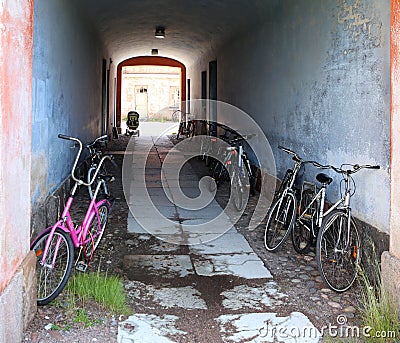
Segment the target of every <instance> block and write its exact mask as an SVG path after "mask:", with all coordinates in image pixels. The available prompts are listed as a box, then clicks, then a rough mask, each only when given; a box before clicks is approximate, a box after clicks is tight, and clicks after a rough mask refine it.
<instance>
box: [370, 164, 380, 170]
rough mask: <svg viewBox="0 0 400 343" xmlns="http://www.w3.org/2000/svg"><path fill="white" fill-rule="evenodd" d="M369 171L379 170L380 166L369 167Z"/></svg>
mask: <svg viewBox="0 0 400 343" xmlns="http://www.w3.org/2000/svg"><path fill="white" fill-rule="evenodd" d="M369 169H381V166H378V165H377V166H371V167H369Z"/></svg>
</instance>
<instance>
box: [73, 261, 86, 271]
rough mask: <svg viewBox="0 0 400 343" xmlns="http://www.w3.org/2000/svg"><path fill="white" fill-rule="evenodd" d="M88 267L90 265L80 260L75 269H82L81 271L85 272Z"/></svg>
mask: <svg viewBox="0 0 400 343" xmlns="http://www.w3.org/2000/svg"><path fill="white" fill-rule="evenodd" d="M87 267H88V265H87V264H86V263H85V262H83V261H79V262H78V263H77V264H76V266H75V269H76V270H78V271H80V272H82V273H84V272H86V269H87Z"/></svg>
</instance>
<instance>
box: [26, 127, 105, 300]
mask: <svg viewBox="0 0 400 343" xmlns="http://www.w3.org/2000/svg"><path fill="white" fill-rule="evenodd" d="M58 137H59V138H61V139H66V140H70V141H73V142H75V143H77V145H78V146H79V151H78V153H77V155H76V158H75V161H74V164H73V167H72V171H71V177H72V179H73V180H74V181H75V184H74V186H73V187H72V190H71V194H70V196H69V198H68V200H67V202H66V204H65V207H64V209H63V212H62V215H61V218H60V219H59V220H58V221H57V222H56V223H55V224H54V225H53V226H51V227H48V228H46V229H44V230H43V231H42V232H40V233H39V235H38V236H37V237H36V238H35V239H34V240H33V241H32V243H31V246H30V247H31V250H33V251H34V252H35V254H36V257H37V263H36V274H37V303H38V305H46V304H48V303H49V302H50V301H52V300H54V299H55V298H56V297H57V296H58V295H59V294H60V293H61V291H62V290H63V289H64V287H65V285H66V283H67V281H68V278H69V277H70V275H71V272H72V267H73V264H74V252H75V249H78V248H79V249H80V250H79V255H78V258H77V259H76V262H75V267H76V269H77V270H79V271H82V272H84V271H86V269H87V267H88V263H90V260H91V259H92V257H93V254H94V252H95V250H96V248H97V247H98V245H99V243H100V240H101V238H102V237H103V234H104V230H105V228H106V224H107V220H108V215H109V212H110V209H111V204H110V202H109V201H108V200H107V199H97V196H98V193H99V190H100V188H101V187H102V185H103V184H104V183H105V182H106V180H105V179H104V178H103V179H101V175H100V170H101V168H102V166H103V164H104V162H105V161H106V160H110V159H111V157H110V156H108V155H105V156H103V157H102V158H101V160H100V162H99V164H98V166H97V168H96V170H95V172H94V174H93V177H92V179H91V180H90V181H89V182H85V181H84V180H81V179H79V177H76V176H75V170H76V168H77V164H78V160H79V158H80V156H81V153H82V149H83V145H82V142H81V141H80V140H79V139H78V138H74V137H69V136H65V135H62V134H59V135H58ZM98 176H99V177H100V180H99V182H98V183H97V186H96V189H95V192H94V194H93V197H92V199H91V201H90V204H89V206H88V209H87V211H86V214H85V217H84V219H83V221H82V223H81V224H80V225H76V226H75V225H74V222H73V220H72V217H71V214H70V209H71V206H72V203H73V201H74V196H75V194H76V192H77V190H78V186H81V185H82V186H86V187H89V186H90V185H91V184H93V183H94V182H95V180H96V179H97V177H98ZM81 256H82V258H83V260H82V259H81Z"/></svg>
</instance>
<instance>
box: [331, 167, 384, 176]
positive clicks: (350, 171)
mask: <svg viewBox="0 0 400 343" xmlns="http://www.w3.org/2000/svg"><path fill="white" fill-rule="evenodd" d="M346 165H347V166H350V167H352V169H343V168H342V167H340V168H337V167H335V166H328V167H329V168H331V169H333V170H334V171H335V172H336V173H339V174H346V175H350V174H355V173H357V172H358V171H360V170H361V169H380V168H381V166H379V165H375V166H373V165H370V164H364V165H361V166H360V165H359V164H343V165H342V166H346Z"/></svg>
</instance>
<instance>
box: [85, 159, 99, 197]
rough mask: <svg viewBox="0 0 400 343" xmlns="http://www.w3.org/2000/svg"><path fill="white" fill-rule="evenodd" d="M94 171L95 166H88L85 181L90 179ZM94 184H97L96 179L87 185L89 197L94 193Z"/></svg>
mask: <svg viewBox="0 0 400 343" xmlns="http://www.w3.org/2000/svg"><path fill="white" fill-rule="evenodd" d="M95 171H96V168H94V167H90V168H89V170H88V173H87V183H89V182H90V180H91V179H92V177H93V175H94V173H95ZM96 186H97V182H96V181H94V182H93V183H92V184H91V185H89V186H88V192H89V196H90V199H92V198H93V195H94V193H95V191H96Z"/></svg>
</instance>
